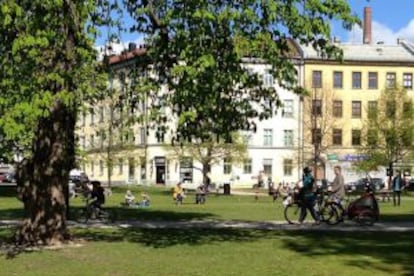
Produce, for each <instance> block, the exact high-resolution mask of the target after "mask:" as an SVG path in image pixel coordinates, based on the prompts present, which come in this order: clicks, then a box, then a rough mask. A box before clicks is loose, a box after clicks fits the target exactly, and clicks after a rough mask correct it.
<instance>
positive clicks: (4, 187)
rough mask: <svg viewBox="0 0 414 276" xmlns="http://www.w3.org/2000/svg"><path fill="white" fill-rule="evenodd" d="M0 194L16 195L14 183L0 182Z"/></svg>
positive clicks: (6, 195)
mask: <svg viewBox="0 0 414 276" xmlns="http://www.w3.org/2000/svg"><path fill="white" fill-rule="evenodd" d="M0 196H1V197H17V186H16V184H10V185H9V184H1V183H0Z"/></svg>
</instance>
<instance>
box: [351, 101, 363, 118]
mask: <svg viewBox="0 0 414 276" xmlns="http://www.w3.org/2000/svg"><path fill="white" fill-rule="evenodd" d="M352 118H361V101H352Z"/></svg>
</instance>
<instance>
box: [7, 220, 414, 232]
mask: <svg viewBox="0 0 414 276" xmlns="http://www.w3.org/2000/svg"><path fill="white" fill-rule="evenodd" d="M19 224H20V221H17V220H2V221H0V228H5V227H6V228H7V227H13V226H17V225H19ZM68 225H69V227H79V228H90V227H96V228H114V227H120V228H143V229H191V228H199V229H223V228H234V229H260V230H286V231H339V232H351V231H352V232H358V231H360V232H367V231H368V232H411V231H412V232H414V222H377V223H375V224H374V225H373V226H360V225H358V224H356V223H355V222H352V221H346V222H345V223H341V224H338V225H335V226H331V225H327V224H324V223H322V224H320V225H315V224H313V223H312V222H305V223H303V224H301V225H291V224H287V223H286V222H285V221H263V222H262V221H257V222H254V221H219V220H189V221H140V220H128V221H116V222H115V223H111V224H104V223H101V222H99V221H90V222H88V223H87V224H82V223H77V222H74V221H69V222H68Z"/></svg>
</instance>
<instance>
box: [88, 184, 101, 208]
mask: <svg viewBox="0 0 414 276" xmlns="http://www.w3.org/2000/svg"><path fill="white" fill-rule="evenodd" d="M91 183H92V191H91V194H90V199H92V200H93V201H92V202H91V203H89V205H88V208H91V209H92V210H101V209H102V205H103V204H105V193H104V192H105V190H104V188H102V186H101V182H99V181H91Z"/></svg>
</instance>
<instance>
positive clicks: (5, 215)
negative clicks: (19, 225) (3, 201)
mask: <svg viewBox="0 0 414 276" xmlns="http://www.w3.org/2000/svg"><path fill="white" fill-rule="evenodd" d="M23 217H24V209H23V206H22V208H8V209H0V220H20V219H23Z"/></svg>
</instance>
